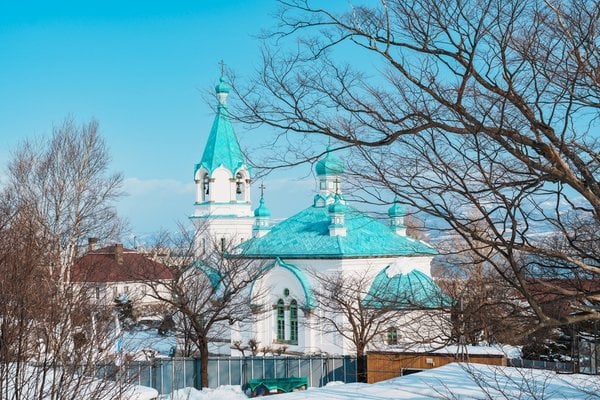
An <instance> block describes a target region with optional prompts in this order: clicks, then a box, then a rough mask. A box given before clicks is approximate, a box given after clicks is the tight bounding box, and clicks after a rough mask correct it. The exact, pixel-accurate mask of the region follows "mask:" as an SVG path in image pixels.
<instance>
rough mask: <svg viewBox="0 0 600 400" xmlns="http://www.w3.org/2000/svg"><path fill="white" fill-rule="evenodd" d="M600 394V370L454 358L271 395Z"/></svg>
mask: <svg viewBox="0 0 600 400" xmlns="http://www.w3.org/2000/svg"><path fill="white" fill-rule="evenodd" d="M598 397H600V376H588V375H579V374H556V373H554V372H552V371H542V370H532V369H522V368H512V367H496V366H488V365H480V364H464V363H452V364H448V365H445V366H443V367H439V368H434V369H430V370H427V371H423V372H420V373H418V374H412V375H408V376H403V377H399V378H394V379H390V380H388V381H383V382H378V383H375V384H366V383H349V384H331V385H328V386H326V387H322V388H313V389H309V390H306V391H299V392H293V393H286V394H280V395H277V396H276V397H273V400H275V399H277V400H304V399H333V400H335V399H339V400H341V399H356V400H358V399H369V400H384V399H385V400H387V399H410V400H425V399H464V400H467V399H519V400H528V399H531V400H533V399H548V400H554V399H593V398H598ZM245 398H246V396H245V394H244V393H242V391H241V389H240V387H239V386H223V387H220V388H217V389H214V390H211V389H207V390H203V391H198V390H195V389H184V390H180V391H178V392H176V393H175V394H174V395H173V396H172V397H171V396H163V397H161V399H162V400H184V399H185V400H242V399H245Z"/></svg>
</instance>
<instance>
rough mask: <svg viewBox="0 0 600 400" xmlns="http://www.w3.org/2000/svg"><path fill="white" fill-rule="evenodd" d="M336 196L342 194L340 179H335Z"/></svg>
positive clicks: (337, 177)
mask: <svg viewBox="0 0 600 400" xmlns="http://www.w3.org/2000/svg"><path fill="white" fill-rule="evenodd" d="M335 194H340V177H339V176H336V177H335Z"/></svg>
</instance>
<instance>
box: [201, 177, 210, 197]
mask: <svg viewBox="0 0 600 400" xmlns="http://www.w3.org/2000/svg"><path fill="white" fill-rule="evenodd" d="M202 193H203V194H204V197H203V200H208V194H209V193H210V178H209V177H208V174H205V175H204V177H203V178H202Z"/></svg>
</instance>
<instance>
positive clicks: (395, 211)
mask: <svg viewBox="0 0 600 400" xmlns="http://www.w3.org/2000/svg"><path fill="white" fill-rule="evenodd" d="M405 214H406V211H405V210H404V206H402V204H400V202H399V201H398V198H397V197H396V198H395V199H394V204H392V206H391V207H390V208H389V209H388V215H389V216H390V217H403V216H404V215H405Z"/></svg>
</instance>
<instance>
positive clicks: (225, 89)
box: [215, 76, 231, 94]
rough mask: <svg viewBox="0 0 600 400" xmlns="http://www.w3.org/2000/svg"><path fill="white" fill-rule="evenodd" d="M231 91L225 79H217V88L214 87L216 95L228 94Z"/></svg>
mask: <svg viewBox="0 0 600 400" xmlns="http://www.w3.org/2000/svg"><path fill="white" fill-rule="evenodd" d="M230 90H231V89H230V88H229V85H228V84H227V81H226V80H225V77H224V76H222V77H221V78H220V79H219V83H218V84H217V86H215V92H217V94H218V93H229V91H230Z"/></svg>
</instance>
